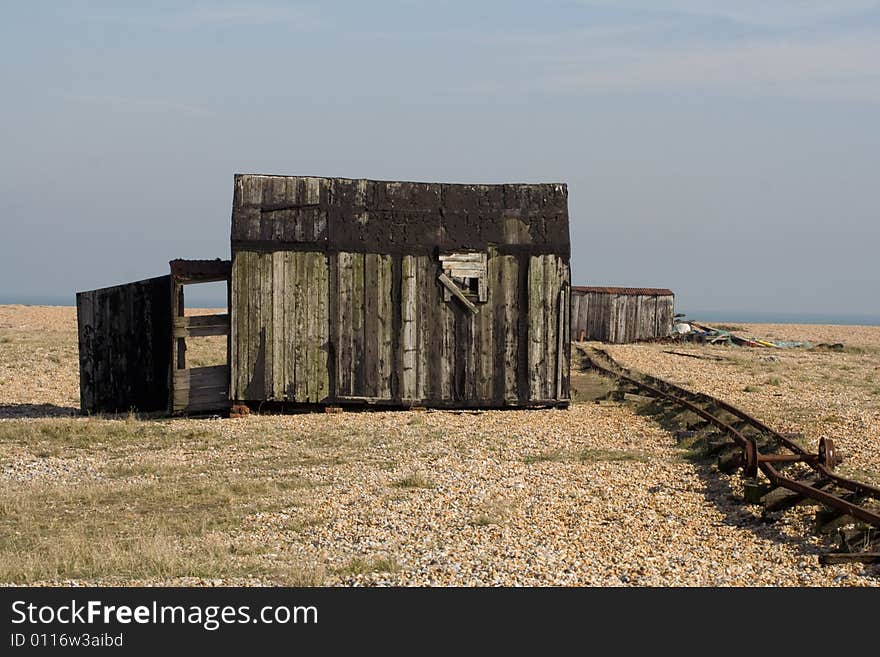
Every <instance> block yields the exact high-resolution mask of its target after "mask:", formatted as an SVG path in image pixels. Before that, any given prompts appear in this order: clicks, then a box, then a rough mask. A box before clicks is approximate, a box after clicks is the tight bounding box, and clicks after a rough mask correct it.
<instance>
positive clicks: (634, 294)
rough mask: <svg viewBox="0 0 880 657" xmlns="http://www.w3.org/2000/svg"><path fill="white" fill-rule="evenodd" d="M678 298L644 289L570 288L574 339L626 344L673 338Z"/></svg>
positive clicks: (661, 290) (664, 290)
mask: <svg viewBox="0 0 880 657" xmlns="http://www.w3.org/2000/svg"><path fill="white" fill-rule="evenodd" d="M674 302H675V295H674V294H673V293H672V291H671V290H666V289H661V288H644V287H581V286H573V287H572V288H571V339H572V340H575V341H579V340H600V341H602V342H614V343H625V342H635V341H637V340H650V339H654V338H663V337H667V336H669V335H671V334H672V320H673V315H674V312H675V311H674V309H673V307H674Z"/></svg>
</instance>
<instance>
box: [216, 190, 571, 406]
mask: <svg viewBox="0 0 880 657" xmlns="http://www.w3.org/2000/svg"><path fill="white" fill-rule="evenodd" d="M292 226H293V227H292ZM232 238H233V241H232V251H233V265H232V270H233V271H232V301H231V310H230V312H231V316H232V322H231V324H232V349H231V360H230V365H231V367H232V392H231V394H232V398H233V399H236V400H243V401H263V400H268V401H291V402H297V403H315V402H319V403H340V402H341V403H345V402H359V403H360V402H374V403H386V404H396V405H413V404H418V405H436V406H451V407H456V406H467V407H480V406H493V407H494V406H507V405H530V404H548V403H549V404H553V403H567V400H568V364H569V356H570V347H569V343H568V340H564V339H562V338H563V337H564V336H566V335H568V331H569V329H568V323H569V305H568V303H567V301H566V299H567V296H566V295H567V293H568V292H567V290H568V287H569V282H570V276H569V241H568V215H567V191H566V189H565V186H564V185H556V184H552V185H440V184H428V183H392V182H378V181H367V180H346V179H323V178H294V179H291V178H279V177H272V176H237V177H236V186H235V200H234V206H233V229H232ZM441 256H442V257H441ZM444 262H445V263H446V266H447V269H448V273H449V274H452V275H454V276H456V277H458V279H459V281H458V283H454V282H453V283H452V284H463V281H464V279H466V278H467V277H473V278H474V279H475V288H476V289H475V290H465V294H455V293H454V292H453V291H451V290H450V289H449V287H448V285H447V286H446V287H444V285H443V283H441V280H440V277H441V274H442V273H443V268H442V264H441V263H444ZM450 263H456V264H455V267H454V268H452V266H451V264H450ZM471 269H472V270H473V271H471ZM450 282H451V281H447V283H450ZM444 291H445V292H446V294H444ZM560 331H562V335H560Z"/></svg>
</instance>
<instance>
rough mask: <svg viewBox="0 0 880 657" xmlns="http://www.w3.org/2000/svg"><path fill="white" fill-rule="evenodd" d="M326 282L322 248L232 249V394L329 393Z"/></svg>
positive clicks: (313, 397)
mask: <svg viewBox="0 0 880 657" xmlns="http://www.w3.org/2000/svg"><path fill="white" fill-rule="evenodd" d="M328 281H329V272H328V267H327V257H326V256H325V254H323V253H314V252H301V251H275V252H253V251H238V252H236V253H235V255H234V256H233V264H232V281H231V285H232V327H231V328H232V337H231V341H230V342H231V352H230V363H231V364H232V368H233V369H232V390H231V391H230V394H231V397H232V398H233V399H238V400H255V401H256V400H259V401H292V402H302V403H305V402H309V403H317V402H320V401H323V400H325V399H326V398H327V395H328V394H329V391H330V381H329V370H328V365H327V349H328V342H329V333H328V327H329V323H328Z"/></svg>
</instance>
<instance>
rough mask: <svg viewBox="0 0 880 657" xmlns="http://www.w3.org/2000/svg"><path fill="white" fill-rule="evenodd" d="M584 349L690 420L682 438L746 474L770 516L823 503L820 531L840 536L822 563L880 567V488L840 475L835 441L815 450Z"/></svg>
mask: <svg viewBox="0 0 880 657" xmlns="http://www.w3.org/2000/svg"><path fill="white" fill-rule="evenodd" d="M579 349H580V350H581V352H582V353H583V355H584V359H583V362H582V366H583V368H584V369H589V368H593V369H595V370H596V371H598V372H599V373H601V374H603V375H606V376H610V377H613V378H615V379H616V380H617V381H618V385H619V386H620V387H621V388H622V389H623V391H624V393H625V392H627V391H629V392H632V393H634V394H638V395H643V396H648V397H651V398H653V399H654V400H655V401H656V403H659V404H661V405H663V406H665V407H666V408H671V409H675V410H674V411H673V414H676V415H679V416H684V418H681V417H679V421H680V422H681V421H683V422H684V424H685V426H686V428H685V429H683V430H682V431H679V435H680V436H682V437H686V438H687V439H688V440H689V441H690V442H691V444H692V445H695V444H701V445H702V447H703V448H704V449H705V450H706V451H707V452H709V453H716V454H718V465H719V469H721V470H722V471H725V472H728V473H732V472H735V471H737V470H742V473H743V476H744V477H745V481H744V491H745V499H746V502H750V503H762V504H763V505H764V516H765V518H767V519H771V515H772V514H773V512H778V511H783V510H785V509H788V508H791V507H793V506H795V505H797V504H804V503H810V502H812V503H815V504H818V505H821V507H823V508H822V510H820V511H818V512H817V515H816V518H817V529H819V530H823V531H828V530H831V531H835V530H836V531H837V533H838V538H839V551H836V552H828V553H825V554H822V555H820V558H819V561H820V563H824V564H830V563H845V562H855V561H858V562H864V563H876V562H880V488H877V487H876V486H873V485H871V484H866V483H863V482H859V481H855V480H853V479H848V478H846V477H842V476H840V475H839V474H837V473H835V472H834V468H835V466H836V465H837V464H838V463H839V458H838V455H837V453H836V451H835V448H834V442H833V441H832V440H831V439H830V438H822V439H820V441H819V445H818V449H817V451H816V452H815V453H813V452H810V451H809V450H807V449H805V448H804V447H802V446H801V445H800V444H798V443H797V442H795V441H794V440H793V439H792V438H791V436H790V435H786V434H782V433H779V432H778V431H775V430H774V429H772V428H770V427H768V426H767V425H766V424H764V423H763V422H761V421H760V420H758V419H757V418H755V417H752V416H751V415H749V414H748V413H746V412H745V411H742V410H740V409H738V408H736V407H735V406H732V405H730V404H728V403H726V402H724V401H722V400H720V399H716V398H715V397H712V396H710V395H707V394H703V393H698V392H692V391H689V390H685V389H684V388H681V387H679V386H677V385H674V384H672V383H670V382H668V381H664V380H663V379H659V378H657V377H653V376H650V375H647V374H644V373H641V372H636V371H633V370H630V369H628V368H626V367H624V366H622V365H621V364H620V363H618V362H617V361H615V360H614V359H613V358H612V357H611V355H610V354H608V352H606V351H605V350H603V349H598V348H595V347H588V348H586V349H584V348H580V347H579Z"/></svg>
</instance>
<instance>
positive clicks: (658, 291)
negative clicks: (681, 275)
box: [571, 285, 675, 297]
mask: <svg viewBox="0 0 880 657" xmlns="http://www.w3.org/2000/svg"><path fill="white" fill-rule="evenodd" d="M571 290H572V292H582V293H590V292H595V293H597V294H628V295H633V296H635V295H640V296H650V297H672V296H675V293H674V292H673V291H672V290H667V289H666V288H662V287H590V286H583V285H572V286H571Z"/></svg>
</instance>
